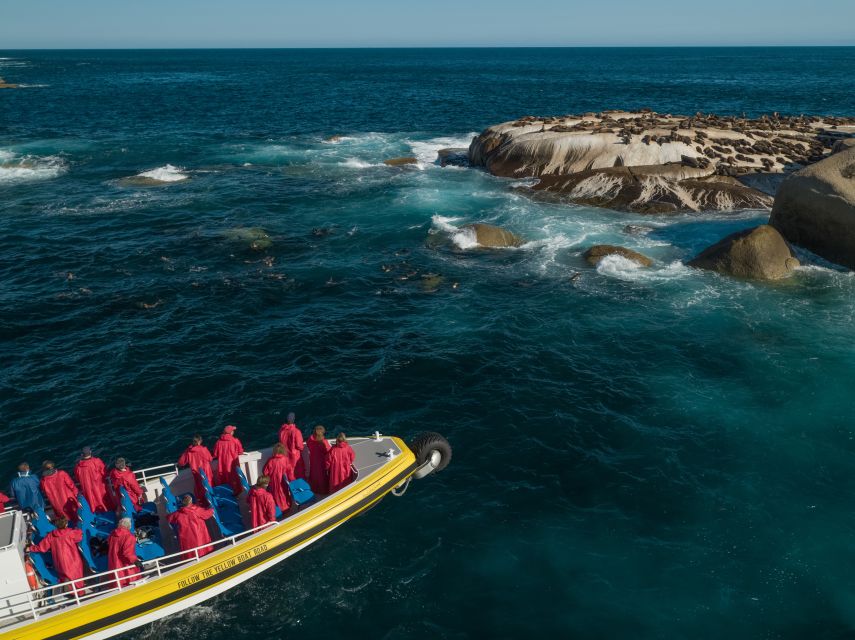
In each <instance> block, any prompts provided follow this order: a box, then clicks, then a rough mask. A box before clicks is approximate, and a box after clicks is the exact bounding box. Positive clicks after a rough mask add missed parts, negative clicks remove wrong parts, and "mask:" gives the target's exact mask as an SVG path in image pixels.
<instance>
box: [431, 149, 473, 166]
mask: <svg viewBox="0 0 855 640" xmlns="http://www.w3.org/2000/svg"><path fill="white" fill-rule="evenodd" d="M436 157H437V160H439V166H440V167H447V166H452V167H468V166H469V149H466V148H465V147H463V148H449V149H440V150H439V151H437V152H436Z"/></svg>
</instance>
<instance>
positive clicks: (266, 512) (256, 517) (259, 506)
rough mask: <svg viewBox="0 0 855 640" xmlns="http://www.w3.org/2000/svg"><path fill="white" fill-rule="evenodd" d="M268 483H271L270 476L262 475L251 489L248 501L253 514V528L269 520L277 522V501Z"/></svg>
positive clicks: (250, 511)
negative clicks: (274, 499)
mask: <svg viewBox="0 0 855 640" xmlns="http://www.w3.org/2000/svg"><path fill="white" fill-rule="evenodd" d="M268 484H270V478H268V477H267V476H260V477H259V478H258V482H256V483H255V486H254V487H253V488H252V489H250V490H249V496H248V497H247V499H246V501H247V504H249V513H250V515H252V528H253V529H255V528H256V527H260V526H261V525H263V524H267V523H268V522H276V503H275V502H274V501H273V496H272V495H270V492H269V491H268V490H267V485H268Z"/></svg>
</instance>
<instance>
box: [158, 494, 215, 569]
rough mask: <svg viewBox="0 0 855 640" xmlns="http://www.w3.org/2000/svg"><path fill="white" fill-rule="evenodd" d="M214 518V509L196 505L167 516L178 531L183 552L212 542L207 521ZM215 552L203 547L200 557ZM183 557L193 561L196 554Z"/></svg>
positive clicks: (200, 550) (182, 508)
mask: <svg viewBox="0 0 855 640" xmlns="http://www.w3.org/2000/svg"><path fill="white" fill-rule="evenodd" d="M213 517H214V510H213V509H205V508H204V507H200V506H198V505H195V504H191V505H190V506H188V507H181V508H180V509H179V510H178V511H176V512H175V513H170V514H169V515H168V516H167V518H168V519H169V524H171V525H173V526H174V527H175V528H176V529H178V546H179V547H180V548H181V550H182V551H186V550H187V549H193V548H195V547H199V546H201V545H204V544H208V543H209V542H210V541H211V534H210V533H209V532H208V525H207V524H205V520H208V519H210V518H213ZM213 550H214V547H210V546H207V547H203V548H202V549H199V555H200V556H204V555H207V554H209V553H211V551H213ZM181 557H182V558H184V559H185V560H191V559H193V558H195V557H196V553H195V552H190V553H185V554H183V555H182V556H181Z"/></svg>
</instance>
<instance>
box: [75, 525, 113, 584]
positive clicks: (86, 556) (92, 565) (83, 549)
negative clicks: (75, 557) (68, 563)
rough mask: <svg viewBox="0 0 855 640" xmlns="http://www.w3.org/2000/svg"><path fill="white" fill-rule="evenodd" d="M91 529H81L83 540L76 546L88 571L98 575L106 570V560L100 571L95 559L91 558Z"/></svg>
mask: <svg viewBox="0 0 855 640" xmlns="http://www.w3.org/2000/svg"><path fill="white" fill-rule="evenodd" d="M91 531H92V529H91V527H84V528H83V540H81V541H80V544H79V545H77V548H78V549H80V553H81V555H82V556H83V560H84V561H85V562H86V564H87V565H88V566H89V570H90V571H91V572H92V573H99V572H101V571H106V569H107V560H106V558H105V559H104V562H103V565H104V569H100V568H99V567H98V565H97V564H96V562H95V558H94V557H93V556H92V547H91V546H90V545H89V540H90V539H91V538H92V533H91Z"/></svg>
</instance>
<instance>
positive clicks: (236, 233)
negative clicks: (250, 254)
mask: <svg viewBox="0 0 855 640" xmlns="http://www.w3.org/2000/svg"><path fill="white" fill-rule="evenodd" d="M223 235H224V236H225V238H226V240H229V241H230V242H236V243H240V244H242V245H245V246H246V247H247V248H248V249H252V250H253V251H264V250H266V249H269V248H270V247H272V246H273V240H272V239H271V238H270V236H269V235H268V233H267V232H266V231H265V230H264V229H262V228H260V227H236V228H234V229H229V230H228V231H226V232H225V233H224V234H223Z"/></svg>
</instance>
